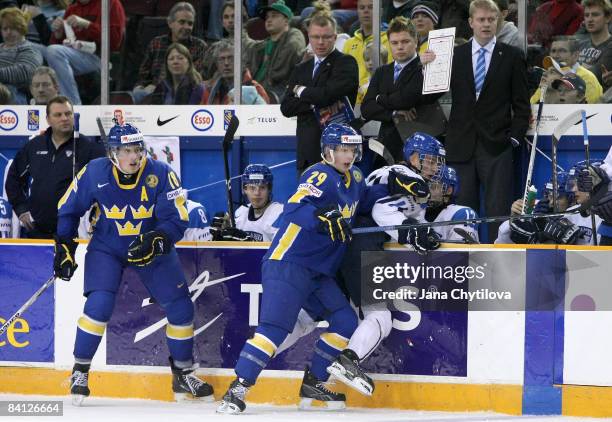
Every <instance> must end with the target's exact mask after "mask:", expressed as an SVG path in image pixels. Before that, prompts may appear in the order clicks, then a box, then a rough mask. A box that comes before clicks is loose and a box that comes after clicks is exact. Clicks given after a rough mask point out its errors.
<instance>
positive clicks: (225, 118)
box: [223, 110, 236, 130]
mask: <svg viewBox="0 0 612 422" xmlns="http://www.w3.org/2000/svg"><path fill="white" fill-rule="evenodd" d="M234 114H236V112H235V111H234V110H223V130H227V128H228V126H229V122H230V120H232V117H233V116H234Z"/></svg>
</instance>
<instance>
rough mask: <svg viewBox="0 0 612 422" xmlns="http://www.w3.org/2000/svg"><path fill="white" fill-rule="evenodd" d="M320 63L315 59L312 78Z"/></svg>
mask: <svg viewBox="0 0 612 422" xmlns="http://www.w3.org/2000/svg"><path fill="white" fill-rule="evenodd" d="M320 64H321V60H319V59H315V62H314V68H313V69H312V79H314V77H315V75H316V74H317V70H318V69H319V65H320Z"/></svg>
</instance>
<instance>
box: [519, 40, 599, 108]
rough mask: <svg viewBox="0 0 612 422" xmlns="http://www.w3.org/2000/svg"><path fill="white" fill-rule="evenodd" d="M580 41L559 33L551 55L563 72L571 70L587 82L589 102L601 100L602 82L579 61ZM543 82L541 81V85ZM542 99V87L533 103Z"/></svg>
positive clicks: (537, 91) (535, 94)
mask: <svg viewBox="0 0 612 422" xmlns="http://www.w3.org/2000/svg"><path fill="white" fill-rule="evenodd" d="M578 53H579V51H578V41H577V40H576V39H575V38H573V37H568V36H566V35H559V36H556V37H554V38H553V41H552V45H551V46H550V56H551V57H552V58H553V59H554V60H555V61H556V62H557V63H558V65H559V67H560V70H561V73H562V74H567V73H569V72H571V73H575V74H576V75H578V76H580V77H581V78H582V80H584V82H585V83H586V99H587V103H589V104H596V103H598V102H599V97H601V95H602V94H603V90H602V88H601V84H600V83H599V81H598V80H597V77H596V76H595V75H594V74H593V73H592V72H591V71H589V70H587V69H586V68H585V67H584V66H582V65H581V64H580V63H578ZM541 85H542V83H540V86H541ZM539 100H540V88H538V89H537V90H536V92H535V93H534V94H533V96H532V97H531V103H532V104H535V103H537V102H538V101H539Z"/></svg>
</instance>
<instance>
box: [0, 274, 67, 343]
mask: <svg viewBox="0 0 612 422" xmlns="http://www.w3.org/2000/svg"><path fill="white" fill-rule="evenodd" d="M54 281H55V276H51V277H50V278H49V279H48V280H47V281H45V284H43V285H42V287H41V288H40V289H38V290H37V291H36V293H34V294H33V295H32V297H31V298H29V299H28V301H27V302H26V303H24V304H23V305H22V306H21V308H19V310H18V311H17V312H15V314H14V315H13V316H12V317H10V318H9V319H8V321H6V322H5V323H4V324H2V327H0V335H2V334H3V333H4V332H5V331H6V330H7V328H8V327H9V326H10V325H11V324H12V323H13V322H15V320H16V319H17V318H19V317H20V316H21V314H23V313H24V312H25V311H26V310H27V309H28V308H29V307H30V306H32V304H33V303H34V302H36V300H37V299H38V298H39V297H40V295H42V294H43V293H44V291H45V290H47V288H48V287H49V286H51V285H52V284H53V282H54Z"/></svg>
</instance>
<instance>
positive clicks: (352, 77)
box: [281, 13, 359, 173]
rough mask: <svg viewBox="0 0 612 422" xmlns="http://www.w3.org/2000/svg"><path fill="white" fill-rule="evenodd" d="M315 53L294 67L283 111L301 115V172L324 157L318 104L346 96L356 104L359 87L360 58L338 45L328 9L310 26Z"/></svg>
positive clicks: (298, 142) (317, 14) (334, 26)
mask: <svg viewBox="0 0 612 422" xmlns="http://www.w3.org/2000/svg"><path fill="white" fill-rule="evenodd" d="M308 38H309V40H310V44H311V45H312V49H313V52H314V57H313V58H312V59H310V60H306V61H304V62H302V63H300V64H298V65H297V66H296V67H295V68H294V69H293V73H292V74H291V77H290V79H289V83H288V85H287V90H286V91H285V96H284V98H283V100H282V102H281V112H282V113H283V115H284V116H285V117H293V116H297V118H298V119H297V169H298V171H299V172H300V173H301V172H302V171H304V170H305V169H306V168H307V167H309V166H311V165H313V164H315V163H317V162H319V161H320V160H321V146H320V139H321V127H320V124H319V122H318V121H317V119H316V117H315V114H314V107H318V108H320V107H327V106H330V105H332V104H334V103H335V102H336V101H338V100H340V99H341V98H343V97H345V96H346V97H348V98H349V100H350V101H351V103H353V104H354V102H355V96H356V95H357V89H358V88H359V80H358V79H359V70H358V67H357V62H356V61H355V59H354V58H353V57H351V56H348V55H345V54H342V53H340V52H339V51H337V50H335V49H334V43H335V42H336V23H335V21H334V20H333V18H332V17H331V16H330V15H328V14H325V13H316V14H315V15H313V17H312V18H311V20H310V24H309V26H308Z"/></svg>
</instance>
